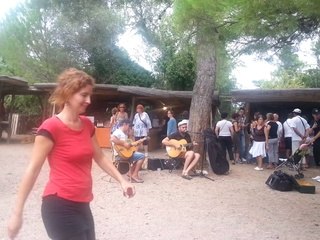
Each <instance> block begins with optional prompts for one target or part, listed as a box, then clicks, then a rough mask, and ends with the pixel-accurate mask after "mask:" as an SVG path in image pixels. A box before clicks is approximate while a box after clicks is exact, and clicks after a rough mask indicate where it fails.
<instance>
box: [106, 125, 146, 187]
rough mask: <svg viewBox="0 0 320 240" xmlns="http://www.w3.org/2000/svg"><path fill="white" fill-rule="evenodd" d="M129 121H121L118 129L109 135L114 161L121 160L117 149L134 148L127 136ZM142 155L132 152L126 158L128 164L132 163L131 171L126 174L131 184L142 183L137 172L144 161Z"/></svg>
mask: <svg viewBox="0 0 320 240" xmlns="http://www.w3.org/2000/svg"><path fill="white" fill-rule="evenodd" d="M130 124H131V123H130V120H129V119H123V120H121V121H120V122H119V123H118V126H119V128H118V129H116V130H115V131H114V132H113V133H112V134H111V142H112V144H113V146H114V147H113V149H114V154H115V157H116V160H121V156H120V155H121V154H119V153H118V152H117V151H116V149H117V146H119V147H118V148H121V147H122V148H123V147H124V148H125V149H128V151H130V149H131V148H132V147H134V145H133V143H130V141H129V138H128V135H129V131H130ZM144 158H145V156H144V154H143V153H140V152H133V154H132V155H131V156H130V157H129V158H126V160H128V161H129V162H133V163H134V164H133V166H132V168H131V171H130V172H128V174H127V175H128V177H129V178H131V181H132V182H136V183H143V180H142V179H141V178H140V177H139V170H140V169H141V166H142V164H143V161H144Z"/></svg>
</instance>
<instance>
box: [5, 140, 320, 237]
mask: <svg viewBox="0 0 320 240" xmlns="http://www.w3.org/2000/svg"><path fill="white" fill-rule="evenodd" d="M31 149H32V144H18V143H11V144H6V143H3V142H2V143H0V162H1V169H0V173H1V174H0V186H1V190H0V191H1V201H0V226H1V231H0V240H3V239H7V236H6V224H7V219H8V216H9V214H10V211H11V209H12V202H13V201H14V199H15V194H16V190H17V185H18V183H19V181H20V178H21V176H22V174H23V172H24V169H25V167H26V165H27V163H28V161H29V158H30V154H31ZM104 151H105V152H106V154H108V155H110V150H104ZM150 155H151V157H161V158H164V150H163V149H162V150H159V151H156V152H152V153H151V154H150ZM253 167H254V166H253V165H249V164H239V165H235V166H233V165H232V166H231V172H230V174H229V175H224V176H217V175H214V174H209V176H210V177H211V178H212V179H214V181H211V180H208V179H207V178H204V177H194V178H193V179H192V180H190V181H189V180H185V179H183V178H181V177H180V171H174V172H172V173H169V172H168V170H163V171H150V170H144V171H142V172H141V175H142V177H143V179H144V180H145V182H144V183H143V184H135V186H136V189H137V194H136V196H135V197H134V198H133V199H126V198H124V197H123V196H122V192H121V190H120V188H119V185H118V184H117V183H116V182H115V181H114V180H111V181H110V177H109V176H107V175H106V174H105V173H103V172H102V171H101V170H100V169H99V168H98V167H97V166H96V165H94V169H93V178H94V195H95V198H94V200H93V201H92V204H91V208H92V211H93V215H94V218H95V224H96V236H97V240H105V239H112V240H117V239H132V240H136V239H137V240H138V239H185V240H189V239H215V240H220V239H221V240H222V239H223V240H229V239H231V240H233V239H244V240H248V239H260V240H263V239H290V240H294V239H299V240H301V239H308V240H313V239H319V233H320V226H319V225H320V214H319V211H320V198H319V187H320V183H318V182H316V181H314V180H312V179H311V178H312V177H314V176H317V175H320V169H315V168H310V169H308V170H306V171H305V172H304V174H305V179H306V180H308V181H310V182H312V183H314V184H315V185H316V194H302V193H299V192H297V191H291V192H279V191H274V190H272V189H270V188H269V187H268V186H267V185H266V184H265V181H266V179H267V178H268V176H269V175H270V174H271V173H272V171H271V170H265V171H263V172H257V171H255V170H253ZM47 176H48V166H47V165H45V166H44V168H43V171H42V172H41V174H40V176H39V178H38V181H37V183H36V185H35V186H34V189H33V191H32V193H31V194H30V196H29V198H28V201H27V204H26V207H25V214H24V225H23V228H22V230H21V232H20V233H19V236H18V238H17V239H27V240H29V239H32V240H37V239H39V240H43V239H48V237H47V235H46V232H45V230H44V226H43V224H42V220H41V216H40V205H41V194H42V191H43V188H44V184H45V182H46V180H47Z"/></svg>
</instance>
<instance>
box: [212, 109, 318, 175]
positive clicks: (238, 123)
mask: <svg viewBox="0 0 320 240" xmlns="http://www.w3.org/2000/svg"><path fill="white" fill-rule="evenodd" d="M301 113H302V111H301V110H300V109H299V108H295V109H294V110H293V111H292V112H291V113H290V114H289V116H288V119H286V121H284V123H283V124H282V123H281V122H280V121H279V115H278V114H277V113H268V114H266V116H264V115H262V114H260V113H258V112H257V113H255V114H254V118H253V120H252V121H251V123H248V121H246V118H245V116H244V109H243V108H240V109H239V111H238V112H236V113H234V114H232V120H231V121H229V120H227V113H222V114H221V120H220V121H218V122H217V124H216V127H215V132H216V135H217V136H218V139H219V142H220V144H221V147H222V150H223V151H224V152H228V155H229V159H230V160H231V162H232V164H235V163H237V162H238V163H241V162H243V161H248V160H250V159H256V162H257V166H256V167H255V168H254V169H255V170H257V171H262V170H263V167H264V160H266V161H267V165H266V168H267V169H274V168H275V167H276V166H277V165H278V162H279V146H280V143H282V142H283V143H284V145H285V149H286V158H289V157H290V156H291V155H292V154H293V153H294V152H295V151H296V150H297V149H298V148H299V147H300V145H301V144H302V143H309V144H312V145H313V157H314V161H315V164H316V165H318V166H319V165H320V133H319V131H320V130H319V129H320V113H319V110H318V109H313V110H312V116H313V124H312V125H311V126H312V127H311V126H310V125H309V124H308V122H307V120H306V119H305V118H303V117H301ZM246 134H248V135H249V137H250V141H249V142H250V145H249V147H248V148H249V151H248V154H246V151H245V149H246V147H245V146H246V139H245V135H246ZM302 166H303V167H304V168H306V167H308V163H307V161H306V159H305V157H304V158H303V159H302Z"/></svg>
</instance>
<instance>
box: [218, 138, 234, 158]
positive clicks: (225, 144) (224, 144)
mask: <svg viewBox="0 0 320 240" xmlns="http://www.w3.org/2000/svg"><path fill="white" fill-rule="evenodd" d="M218 139H219V143H220V145H221V148H222V151H223V153H224V154H226V153H227V151H228V154H229V158H230V160H234V157H233V151H232V138H231V136H219V138H218Z"/></svg>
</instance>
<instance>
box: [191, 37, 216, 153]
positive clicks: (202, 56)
mask: <svg viewBox="0 0 320 240" xmlns="http://www.w3.org/2000/svg"><path fill="white" fill-rule="evenodd" d="M196 61H197V79H196V82H195V85H194V87H193V96H192V100H191V106H190V115H189V117H190V119H189V124H190V125H189V129H190V132H191V136H192V138H193V140H195V141H197V142H199V146H198V147H197V148H196V149H195V150H196V151H197V152H199V153H200V154H201V156H203V140H204V136H203V135H202V132H203V130H204V129H206V128H208V127H209V126H210V115H211V112H212V103H213V96H214V88H215V82H216V57H215V46H214V40H213V39H212V37H211V36H210V35H209V34H202V35H201V36H199V37H198V49H197V59H196Z"/></svg>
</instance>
